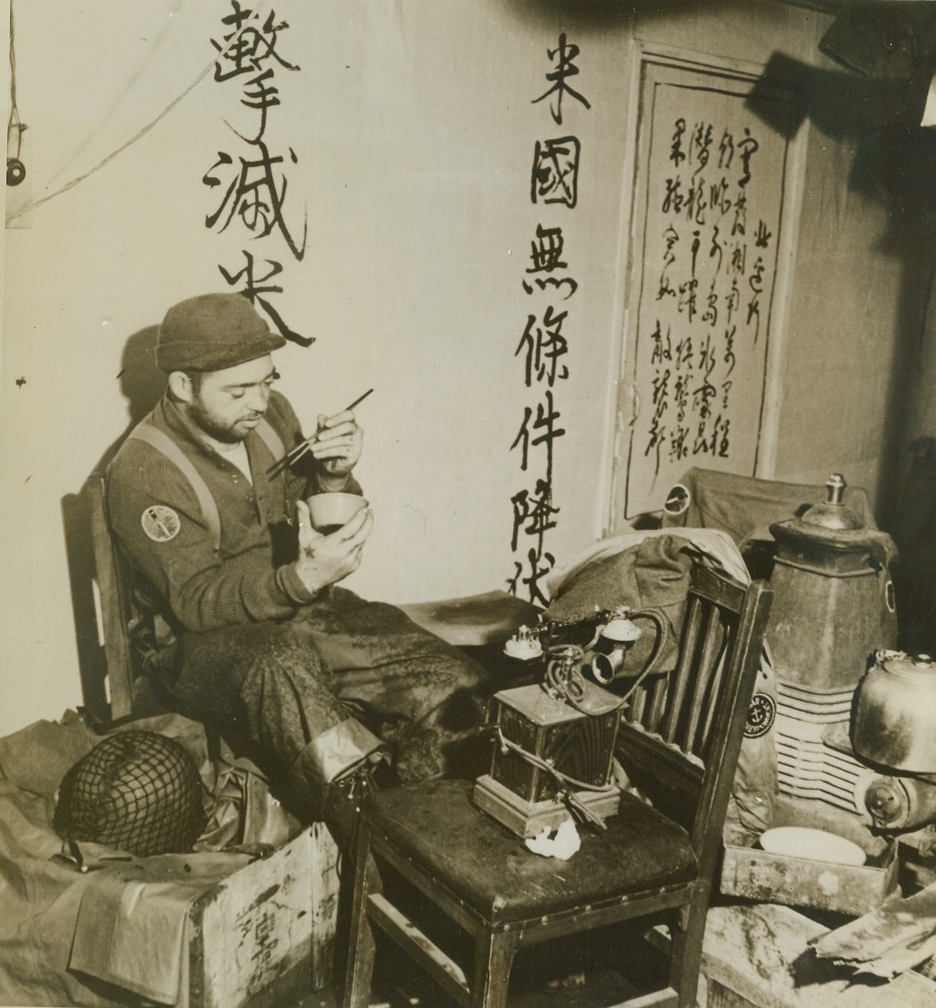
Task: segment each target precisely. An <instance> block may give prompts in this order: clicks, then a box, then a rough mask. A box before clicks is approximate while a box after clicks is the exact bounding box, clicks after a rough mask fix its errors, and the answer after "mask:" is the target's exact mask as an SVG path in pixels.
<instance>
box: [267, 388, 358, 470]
mask: <svg viewBox="0 0 936 1008" xmlns="http://www.w3.org/2000/svg"><path fill="white" fill-rule="evenodd" d="M373 391H374V390H373V389H372V388H369V389H368V390H367V391H366V392H365V393H364V394H363V395H359V396H358V397H357V399H355V400H354V402H353V403H351V405H350V406H345V408H344V409H343V410H342V412H343V413H347V412H348V411H349V410H353V409H354V407H355V406H358V405H360V404H361V403H362V402H364V400H365V399H366V398H367V397H368V396H369V395H370V394H371V392H373ZM320 430H321V428H320V427H318V428H316V430H315V434H313V435H312V437H311V438H305V439H304V440H303V441H300V442H299V444H297V445H296V447H295V448H292V449H291V450H290V451H288V452H286V454H285V455H284V456H283V457H282V458H280V459H277V460H276V461H275V462H274V463H273V465H271V466H270V468H269V469H267V475H268V476H272V475H274V474H275V473H278V472H279V471H280V470H281V469H285V468H286V467H287V466H291V465H292V464H293V462H297V461H298V460H299V459H300V458H302V456H303V455H305V453H306V452H307V451H309V448H310V446H309V442H310V441H311V440H312V438H314V437H315V435H316V434H318V432H319V431H320Z"/></svg>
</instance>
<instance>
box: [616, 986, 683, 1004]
mask: <svg viewBox="0 0 936 1008" xmlns="http://www.w3.org/2000/svg"><path fill="white" fill-rule="evenodd" d="M677 1004H679V995H678V994H677V993H676V991H675V990H674V989H673V988H672V987H663V988H662V989H660V990H656V991H651V992H650V993H649V994H640V995H638V996H637V997H635V998H628V999H627V1000H626V1001H622V1002H621V1003H620V1004H619V1005H616V1006H615V1008H675V1006H676V1005H677Z"/></svg>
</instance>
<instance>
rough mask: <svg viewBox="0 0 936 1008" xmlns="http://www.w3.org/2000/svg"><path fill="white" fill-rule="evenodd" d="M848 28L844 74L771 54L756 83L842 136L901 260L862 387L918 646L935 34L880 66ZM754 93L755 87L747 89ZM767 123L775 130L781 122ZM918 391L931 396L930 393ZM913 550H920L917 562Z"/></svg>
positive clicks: (901, 587) (883, 243)
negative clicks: (918, 416)
mask: <svg viewBox="0 0 936 1008" xmlns="http://www.w3.org/2000/svg"><path fill="white" fill-rule="evenodd" d="M934 24H936V22H934ZM853 29H854V26H853V25H852V26H850V31H849V33H845V34H843V32H842V31H839V32H838V33H837V34H836V35H835V36H834V38H833V41H834V43H835V44H836V45H846V46H848V47H849V48H848V50H847V51H848V54H849V55H850V57H851V58H850V59H849V60H847V61H846V60H840V62H843V65H845V66H847V67H848V69H844V70H823V69H817V68H816V67H812V66H807V65H806V64H803V63H801V62H799V61H797V60H794V59H792V58H790V57H788V56H785V55H783V54H781V53H777V54H775V55H774V56H773V57H772V58H771V60H770V62H769V64H768V66H767V69H766V72H765V74H764V76H763V78H762V80H761V83H760V86H761V87H762V88H763V89H764V90H767V89H768V88H769V87H777V86H779V87H782V88H785V89H787V90H790V91H793V92H794V93H795V94H797V95H798V96H799V104H800V116H799V118H798V120H797V121H796V122H794V123H792V124H791V125H790V127H789V128H790V129H792V130H793V131H794V132H795V130H796V129H798V128H799V127H800V125H801V124H802V122H804V121H805V120H807V119H808V120H809V121H810V122H811V124H812V125H813V126H814V127H815V128H816V130H818V131H819V132H820V133H822V134H823V135H824V136H827V137H830V138H832V139H834V140H836V141H839V142H841V141H845V142H847V143H848V144H849V145H850V146H851V148H852V149H853V151H854V154H853V157H852V162H851V166H850V170H849V175H848V179H847V185H848V189H849V191H851V192H854V193H857V194H860V195H861V196H862V197H864V198H865V199H868V200H874V201H876V202H878V203H880V204H882V205H883V206H884V207H885V208H886V210H887V221H888V223H887V227H886V229H885V230H884V231H883V232H882V234H881V235H880V237H879V238H878V240H877V243H876V246H875V251H876V252H877V253H878V254H880V255H881V256H885V257H887V258H890V259H894V260H896V261H897V262H899V263H900V268H901V280H900V292H899V296H898V308H897V316H896V318H895V319H894V323H893V324H894V333H895V339H894V348H893V355H892V358H891V367H890V371H889V373H887V374H884V375H880V374H869V375H868V376H867V381H868V386H869V388H870V387H871V386H872V384H874V383H881V382H883V383H886V414H885V418H884V424H883V429H882V431H881V435H880V448H879V457H880V459H881V464H880V470H879V478H878V486H877V493H876V495H875V501H874V511H875V515H876V516H877V520H878V524H879V525H880V527H881V528H883V529H884V530H885V531H887V532H889V533H890V534H891V535H892V536H893V538H894V540H895V542H897V544H898V548H899V550H900V553H901V557H899V558H898V561H897V564H896V565H895V576H894V579H895V584H896V586H897V609H898V616H899V617H900V646H901V647H904V648H906V649H908V650H910V651H918V650H924V649H931V648H932V646H933V644H932V640H933V637H932V632H931V631H930V632H928V631H927V629H926V625H927V623H928V621H929V619H930V618H931V614H932V613H933V612H934V611H936V610H934V606H936V581H934V576H933V574H932V572H931V570H929V569H928V560H929V557H930V556H931V553H932V545H931V540H930V539H927V538H926V536H925V535H922V536H921V533H920V529H919V528H918V525H919V522H918V521H915V520H913V519H912V517H911V518H910V519H908V515H909V516H914V515H917V514H918V513H919V512H920V511H921V510H926V509H927V508H928V509H930V510H931V509H932V508H933V503H932V500H930V499H927V500H923V496H925V492H922V493H921V485H924V484H925V487H926V488H928V489H929V491H930V492H931V491H932V487H931V483H932V481H931V478H929V477H928V478H925V479H923V480H922V483H921V478H920V468H921V465H922V464H923V463H921V461H920V459H919V458H918V457H917V456H918V454H919V452H918V451H917V449H916V448H915V446H914V444H912V443H911V437H912V435H913V433H914V432H913V431H912V430H911V429H910V423H911V418H912V416H913V412H914V411H913V402H912V396H913V395H914V392H915V387H917V386H918V385H919V384H920V383H919V382H918V381H917V374H916V371H917V367H918V362H919V360H920V359H921V350H922V346H923V340H924V339H925V338H926V312H927V304H928V300H929V297H930V296H931V292H932V290H933V283H934V277H936V130H934V129H930V128H923V127H921V126H920V120H921V118H922V115H923V109H924V106H925V102H926V93H927V90H928V87H929V81H930V79H931V77H932V75H933V70H934V69H936V34H933V31H932V30H930V32H929V34H928V35H927V36H926V41H925V44H921V45H920V46H919V47H918V49H917V50H915V51H917V52H918V53H919V55H918V58H916V59H913V58H911V57H912V55H913V52H911V51H907V50H900V49H898V50H895V52H896V56H895V59H896V60H897V62H895V63H894V64H888V63H886V61H884V62H882V59H883V58H882V57H880V52H881V50H879V49H878V50H876V51H872V50H870V49H868V48H861V47H859V46H858V43H857V42H855V41H854V40H855V38H857V37H858V36H857V35H856V33H855V31H854V30H853ZM870 30H871V29H869V31H870ZM874 37H876V36H875V35H874V33H873V32H872V38H874ZM843 39H844V40H845V41H844V42H843V41H842V40H843ZM823 42H824V43H826V39H824V40H823ZM830 55H831V53H830ZM857 67H864V72H860V71H859V72H856V68H857ZM757 91H758V88H757V87H756V88H755V92H754V94H755V95H756V93H757ZM751 108H752V110H753V111H758V109H761V110H763V109H768V108H769V106H767V105H764V104H757V103H756V102H752V103H751ZM771 125H772V126H773V127H774V128H776V129H778V130H782V129H783V124H781V123H771ZM854 336H855V341H854V342H855V353H859V352H860V345H861V340H862V339H863V338H864V337H865V334H864V333H862V332H861V331H860V326H856V329H855V333H854ZM847 394H849V395H856V396H860V395H861V394H862V390H861V389H860V388H859V389H851V390H848V393H847ZM923 394H929V393H928V390H927V391H926V392H924V393H923ZM933 433H934V434H936V431H934V432H933ZM929 464H931V463H929ZM927 513H929V512H928V511H927ZM928 535H929V536H932V531H930V532H929V533H928ZM928 544H929V545H928ZM921 556H924V557H925V558H924V559H923V560H922V563H921Z"/></svg>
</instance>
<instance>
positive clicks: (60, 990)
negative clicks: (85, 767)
mask: <svg viewBox="0 0 936 1008" xmlns="http://www.w3.org/2000/svg"><path fill="white" fill-rule="evenodd" d="M140 728H143V729H147V730H152V731H160V732H162V733H164V734H167V735H169V736H171V737H174V738H176V739H178V740H179V741H180V742H182V743H183V744H185V745H187V746H190V747H191V749H192V752H193V755H194V756H195V757H196V760H197V761H198V762H199V764H200V767H201V776H202V781H203V783H204V786H205V789H206V798H207V800H208V801H209V802H210V801H211V800H212V798H211V795H212V794H213V793H217V792H218V791H219V790H220V791H223V792H225V799H224V802H223V803H218V804H224V805H225V808H224V809H223V810H222V811H221V814H220V815H219V816H218V817H215V819H214V820H213V821H214V825H215V826H216V827H218V829H217V832H216V835H215V836H213V837H209V836H205V837H203V839H202V843H201V844H200V846H201V852H199V853H194V852H193V853H191V854H181V855H165V856H161V857H151V858H133V857H131V856H130V855H127V854H125V853H122V852H120V851H118V850H116V849H115V848H113V847H107V846H104V845H101V844H90V843H78V844H77V845H76V848H77V850H74V849H70V848H68V847H66V845H65V844H64V843H63V840H62V838H61V837H59V836H57V835H56V833H55V831H54V830H53V829H52V824H51V823H52V810H53V808H54V804H55V792H56V789H57V787H58V784H59V781H60V780H61V779H62V777H63V776H64V774H65V773H66V771H67V770H68V769H69V767H71V766H72V765H73V764H74V763H75V762H76V761H77V760H78V759H80V758H81V757H82V756H83V755H85V753H87V752H89V751H90V750H91V749H92V748H93V746H94V745H95V744H96V743H98V742H100V740H101V736H99V735H97V734H95V733H94V732H93V731H92V730H91V729H90V728H88V726H87V725H86V724H85V723H84V722H83V721H82V720H81V719H80V718H79V717H78V715H77V714H74V713H73V712H69V713H68V714H66V715H65V717H64V718H63V719H62V721H61V722H60V723H57V722H53V721H39V722H36V723H34V724H32V725H29V726H27V727H26V728H23V729H21V730H20V731H19V732H16V733H14V734H13V735H10V736H7V737H5V738H2V739H0V905H2V907H3V912H2V913H0V948H2V950H3V952H2V955H0V1004H9V1005H13V1004H19V1005H24V1004H31V1005H64V1004H70V1005H83V1006H87V1008H105V1006H112V1005H118V1004H126V1003H127V998H128V997H129V996H130V995H128V993H127V992H128V991H133V992H135V993H136V994H139V995H140V996H141V997H143V998H145V999H147V1000H148V1001H156V1002H159V1003H162V1004H175V1005H177V1006H179V1008H184V1006H185V1004H187V999H188V987H189V981H188V976H187V972H186V971H187V966H188V956H187V955H182V954H181V952H182V949H183V948H185V947H186V945H187V940H188V939H187V934H186V929H187V927H188V911H189V908H190V906H191V905H192V902H193V900H195V899H197V898H198V896H199V895H200V894H201V893H203V892H206V891H207V890H208V889H209V888H211V887H212V886H214V885H216V884H217V883H218V881H220V880H221V879H223V878H224V877H226V876H227V875H230V874H231V873H232V872H235V871H237V870H238V869H240V868H242V867H243V866H244V865H245V864H247V863H248V862H249V861H250V860H251V857H250V856H249V855H248V854H244V853H232V852H226V851H224V852H220V853H214V852H206V850H205V848H206V847H209V846H210V844H211V842H212V841H215V842H217V843H228V842H232V841H233V842H237V843H239V844H241V845H247V846H252V845H254V846H255V845H258V844H259V845H263V844H266V843H275V844H279V843H281V842H285V841H286V840H288V839H290V838H291V835H294V833H295V832H298V824H296V823H295V821H294V820H292V819H291V817H290V818H289V819H287V818H286V814H285V813H284V812H282V810H281V809H279V807H278V806H277V805H276V804H275V803H274V802H272V801H271V800H270V799H269V794H268V792H267V791H266V788H265V784H264V782H263V780H262V778H260V777H259V776H258V775H257V774H256V773H255V772H253V770H254V769H255V768H252V766H251V765H250V764H249V763H247V762H246V761H243V762H242V761H232V760H227V761H225V762H223V763H222V764H220V770H219V769H218V767H219V764H217V763H216V762H214V761H212V760H210V759H208V747H207V743H206V740H205V735H204V729H203V728H202V727H201V726H200V725H198V724H196V723H194V722H192V721H188V720H187V719H185V718H182V717H180V716H178V715H176V714H169V715H164V716H162V717H158V718H150V719H146V720H142V721H137V722H133V723H132V724H130V725H128V726H127V729H126V730H137V729H140ZM117 730H120V729H117ZM235 776H236V778H237V780H236V781H234V777H235ZM216 785H217V786H216ZM232 789H233V791H238V790H239V791H240V792H242V795H241V797H242V798H243V801H244V802H245V803H246V804H247V805H248V806H250V805H251V804H252V805H253V807H252V808H251V807H248V808H247V809H246V812H242V811H241V810H240V809H239V808H238V803H237V801H236V798H237V796H236V795H232V794H229V792H230V791H231V790H232ZM290 824H292V825H293V826H294V827H295V829H291V828H290ZM284 831H285V832H284ZM63 853H65V854H69V855H71V856H70V857H69V858H68V859H62V858H61V855H62V854H63ZM79 868H83V869H84V870H83V871H80V870H78V869H79ZM101 981H104V983H102V982H101ZM106 984H112V985H114V984H116V985H118V987H117V988H115V987H113V986H111V987H108V986H106Z"/></svg>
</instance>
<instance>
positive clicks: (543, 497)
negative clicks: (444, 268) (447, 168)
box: [508, 33, 591, 605]
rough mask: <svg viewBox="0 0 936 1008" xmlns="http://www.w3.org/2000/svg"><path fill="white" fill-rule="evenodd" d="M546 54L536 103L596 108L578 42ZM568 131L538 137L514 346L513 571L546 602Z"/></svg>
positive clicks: (556, 116)
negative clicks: (523, 303)
mask: <svg viewBox="0 0 936 1008" xmlns="http://www.w3.org/2000/svg"><path fill="white" fill-rule="evenodd" d="M546 54H547V56H548V58H549V61H550V64H551V66H552V69H550V70H549V72H547V73H546V74H545V78H546V80H547V81H548V82H549V87H548V88H547V90H546V91H544V92H543V93H542V94H540V95H539V96H538V97H536V98H534V99H533V100H532V103H531V104H533V105H538V106H539V107H540V108H544V107H545V108H546V109H548V111H549V114H550V116H551V119H552V123H553V124H554V125H556V126H563V125H564V116H565V113H566V108H564V107H563V103H564V101H565V102H566V105H567V106H568V104H569V102H571V103H572V108H573V109H574V110H575V113H576V114H580V113H582V111H583V110H587V109H589V108H591V105H590V104H589V102H588V100H587V99H586V98H585V97H584V96H583V95H582V94H581V93H579V92H578V91H577V90H575V89H574V88H573V87H572V86H571V83H570V78H573V77H575V76H576V75H577V74H578V73H579V70H578V67H577V66H576V64H575V60H576V59H577V58H578V56H579V47H578V46H577V45H575V44H573V43H571V42H569V41H568V40H567V38H566V36H565V34H564V33H563V34H560V35H559V38H558V42H557V45H556V46H555V48H547V49H546ZM541 103H543V104H541ZM550 132H553V131H552V130H550ZM561 132H562V133H563V134H564V135H560V136H550V135H548V134H547V135H545V136H542V135H541V136H540V137H538V138H537V139H535V141H534V143H533V159H532V160H533V164H532V170H531V175H530V200H531V201H532V203H533V204H534V206H537V207H542V213H541V216H540V219H539V222H538V223H537V224H536V227H535V230H534V232H533V234H532V235H530V236H529V239H528V240H529V247H530V255H529V259H528V260H527V265H526V266H525V270H524V275H523V277H522V278H521V281H520V282H521V284H522V288H523V291H524V292H525V293H526V294H527V295H528V297H529V299H530V310H529V313H528V314H527V317H526V322H525V324H524V326H523V331H522V335H521V336H520V339H519V341H518V343H517V345H516V349H515V351H514V357H515V358H516V359H517V360H518V362H519V364H520V375H519V377H520V378H521V380H522V382H523V388H524V390H525V393H526V394H525V399H526V402H525V404H524V407H523V417H522V419H521V422H520V425H519V429H518V431H517V434H516V436H515V438H514V440H513V443H512V444H511V446H510V450H511V451H515V452H517V457H518V460H519V467H520V471H521V473H522V474H523V476H524V485H523V486H521V488H520V489H518V490H517V491H516V492H515V493H514V494H513V496H512V497H511V505H512V508H513V529H512V533H511V540H510V548H511V551H512V553H513V555H514V561H513V566H514V572H513V575H512V576H511V577H510V578H509V579H508V585H509V588H510V591H511V592H513V594H519V593H520V592H523V593H524V594H525V595H526V596H527V597H528V598H529V600H530V601H531V602H535V603H539V604H541V605H545V604H546V603H547V601H548V600H547V598H546V596H545V594H544V592H543V588H542V586H541V582H542V581H543V579H544V578H545V577H546V576H547V575H548V574H549V572H550V570H552V567H553V565H554V563H555V557H554V555H553V554H552V553H550V552H549V549H548V544H547V533H549V532H550V531H551V530H553V529H555V528H556V527H557V521H558V515H559V511H560V508H559V507H558V506H557V505H556V504H555V503H554V500H553V478H554V471H555V470H554V465H555V446H556V442H557V441H558V439H560V438H562V437H563V436H564V435H565V433H566V431H565V429H564V427H563V426H562V414H561V411H560V405H561V398H562V396H561V392H562V385H563V383H564V382H566V381H567V380H568V378H569V374H570V371H569V367H570V363H569V359H568V358H569V339H570V334H571V331H572V322H571V319H570V314H571V304H570V302H571V300H572V298H574V296H575V293H576V291H577V290H578V281H577V280H576V279H575V278H574V276H573V272H572V270H573V268H574V265H573V266H570V263H569V261H568V260H569V256H568V254H567V252H566V247H565V239H564V236H563V223H564V222H565V221H566V220H567V219H568V216H567V215H568V214H569V213H571V212H573V211H574V209H575V207H576V205H577V203H578V185H579V163H580V158H581V143H580V141H579V139H578V138H577V137H576V136H574V135H572V134H571V133H568V132H567V131H566V130H562V131H561Z"/></svg>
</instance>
